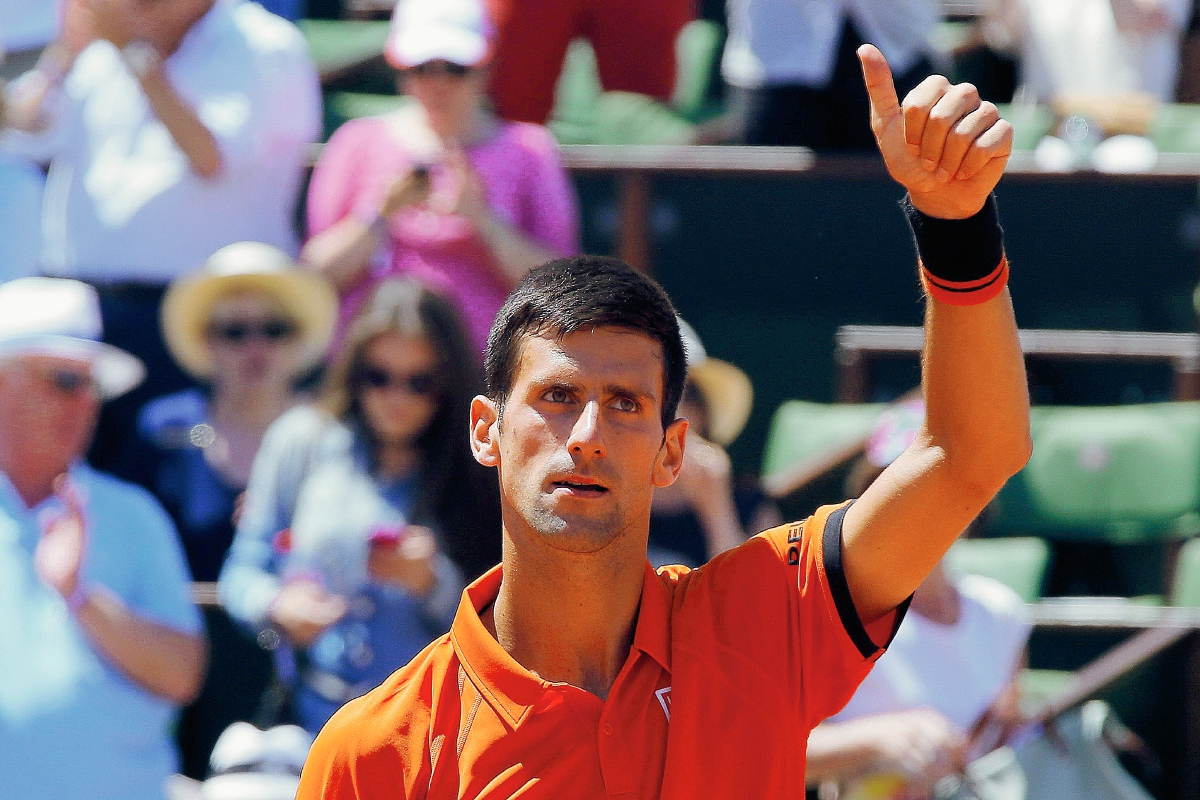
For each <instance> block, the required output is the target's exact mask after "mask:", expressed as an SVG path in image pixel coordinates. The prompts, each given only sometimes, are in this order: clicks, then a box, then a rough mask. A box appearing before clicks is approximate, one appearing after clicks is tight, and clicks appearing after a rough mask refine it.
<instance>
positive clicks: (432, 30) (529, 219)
mask: <svg viewBox="0 0 1200 800" xmlns="http://www.w3.org/2000/svg"><path fill="white" fill-rule="evenodd" d="M488 51H489V41H488V37H487V21H486V18H485V16H484V12H483V9H482V8H481V6H480V5H479V4H478V0H401V2H400V3H398V4H397V5H396V10H395V14H394V15H393V18H392V36H391V39H390V40H389V42H388V45H387V56H388V59H389V61H390V62H391V63H392V64H393V65H394V66H396V67H397V68H399V69H400V70H401V86H402V88H403V90H404V91H406V92H407V93H409V94H410V95H411V96H412V97H413V98H414V99H415V100H416V102H415V103H413V104H412V105H410V106H407V107H405V108H403V109H401V110H399V111H397V112H395V113H393V114H390V115H387V116H382V117H371V118H364V119H357V120H351V121H350V122H347V123H346V124H345V125H343V126H342V127H341V128H340V129H338V131H337V132H336V133H335V134H334V135H333V137H332V138H331V139H330V141H329V145H328V146H327V147H326V148H325V152H324V153H323V154H322V156H321V160H320V162H319V163H318V164H317V168H316V170H315V172H314V173H313V179H312V185H311V187H310V189H309V198H308V218H309V230H310V233H311V234H312V237H313V238H312V239H311V240H310V241H309V243H308V244H307V245H306V246H305V248H304V253H303V260H304V261H306V262H308V263H310V264H312V265H313V266H314V267H315V268H316V269H318V270H319V271H320V272H321V273H322V274H324V275H325V276H326V277H327V278H329V280H330V281H332V282H333V283H334V285H335V286H337V288H338V290H339V291H340V292H341V293H342V294H343V296H344V297H345V298H346V305H345V307H344V316H348V315H349V313H350V312H351V311H352V310H353V307H354V306H355V305H356V304H357V303H358V302H361V298H362V296H363V295H364V294H365V293H366V292H368V291H369V290H370V286H371V284H372V283H373V282H374V281H375V280H378V279H379V278H382V277H384V276H387V275H393V274H402V273H403V274H411V275H414V276H416V277H418V278H420V279H422V280H424V281H426V282H427V283H429V284H431V285H435V286H438V287H439V289H441V290H443V291H445V292H446V293H447V294H448V295H450V296H451V297H453V298H454V299H455V300H457V301H458V303H459V305H460V308H461V309H462V311H463V313H464V315H465V317H466V321H467V325H468V330H469V332H470V335H471V338H472V340H473V342H474V345H475V348H476V350H477V351H478V352H480V353H482V351H483V347H484V344H485V343H486V341H487V333H488V329H489V328H490V327H491V324H492V317H493V316H495V313H496V311H497V310H499V308H500V306H501V305H502V304H503V302H504V298H505V297H506V296H507V295H508V291H509V289H511V288H512V287H513V286H514V285H515V284H516V282H517V281H518V280H519V279H520V278H521V276H523V275H524V274H525V273H526V272H528V271H529V269H531V268H532V267H534V266H537V265H538V264H541V263H543V262H545V261H548V260H550V259H551V258H555V257H558V256H562V255H567V254H570V253H572V252H574V251H575V250H576V249H577V247H578V235H579V233H578V227H579V226H578V211H577V209H576V205H575V195H574V190H573V188H572V186H571V183H570V181H569V180H568V178H567V175H566V173H565V172H564V170H563V168H562V165H561V163H560V160H559V156H558V151H557V146H556V145H555V143H554V139H553V138H552V137H551V135H550V133H549V132H548V131H547V130H546V129H544V128H542V127H539V126H536V125H528V124H524V123H510V122H501V121H499V120H497V119H496V118H495V117H494V116H493V115H492V114H491V112H490V111H488V110H487V104H486V102H485V94H484V92H485V89H486V86H487V66H486V63H487V58H488ZM381 245H383V247H382V249H381ZM377 251H380V255H379V258H377V259H373V256H374V255H375V254H376V252H377Z"/></svg>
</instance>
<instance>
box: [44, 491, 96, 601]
mask: <svg viewBox="0 0 1200 800" xmlns="http://www.w3.org/2000/svg"><path fill="white" fill-rule="evenodd" d="M54 492H55V494H56V495H57V496H58V499H59V501H60V502H61V503H62V505H63V510H62V512H60V513H56V514H51V515H47V516H46V517H45V518H44V519H43V520H42V538H41V539H40V540H39V541H38V544H37V549H36V550H35V551H34V554H33V563H34V567H35V569H36V570H37V573H38V576H39V577H41V579H42V580H43V581H45V582H46V583H47V584H48V585H49V586H51V587H52V588H53V589H54V590H55V591H56V592H58V593H59V594H60V595H62V596H63V599H65V600H70V599H71V598H72V597H73V596H74V595H75V591H76V589H77V587H78V586H79V572H80V569H81V568H82V567H83V557H84V554H85V553H86V552H87V521H86V519H85V518H84V514H83V501H82V499H81V498H80V496H79V490H78V489H77V488H76V487H75V485H74V484H73V483H71V482H70V480H68V478H67V476H66V475H60V476H59V477H58V478H57V479H56V480H55V481H54Z"/></svg>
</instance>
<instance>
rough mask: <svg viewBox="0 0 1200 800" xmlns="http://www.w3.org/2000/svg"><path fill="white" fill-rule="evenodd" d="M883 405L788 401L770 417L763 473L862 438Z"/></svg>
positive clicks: (766, 474) (829, 451) (775, 470)
mask: <svg viewBox="0 0 1200 800" xmlns="http://www.w3.org/2000/svg"><path fill="white" fill-rule="evenodd" d="M885 408H887V405H886V404H885V403H834V404H830V403H809V402H805V401H803V400H789V401H787V402H786V403H784V404H783V405H781V406H779V408H778V409H777V410H776V411H775V416H774V417H773V418H772V419H771V427H770V432H769V433H768V434H767V444H766V447H765V448H764V450H763V465H762V474H763V477H764V478H766V477H770V476H772V475H776V474H778V473H781V472H784V471H786V470H788V469H789V468H792V467H795V466H797V465H798V464H801V463H804V462H806V461H809V460H810V459H815V458H817V457H820V456H821V455H824V454H827V453H832V452H834V451H837V450H840V449H842V448H844V447H846V446H847V445H850V444H852V443H854V442H855V441H861V440H863V439H864V438H866V436H867V435H868V434H870V432H871V430H872V429H873V428H874V427H875V421H876V420H877V419H878V418H879V414H880V413H881V412H882V411H883V409H885Z"/></svg>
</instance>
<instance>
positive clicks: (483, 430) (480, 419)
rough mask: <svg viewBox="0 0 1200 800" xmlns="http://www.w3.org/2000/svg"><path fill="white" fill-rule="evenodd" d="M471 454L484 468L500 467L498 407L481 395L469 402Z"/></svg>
mask: <svg viewBox="0 0 1200 800" xmlns="http://www.w3.org/2000/svg"><path fill="white" fill-rule="evenodd" d="M471 453H472V454H473V455H474V456H475V460H476V461H478V462H479V463H480V464H483V465H484V466H485V467H498V466H500V407H499V406H497V405H496V403H494V402H493V401H491V400H489V399H488V398H486V397H484V396H483V395H476V397H475V399H474V400H472V401H471Z"/></svg>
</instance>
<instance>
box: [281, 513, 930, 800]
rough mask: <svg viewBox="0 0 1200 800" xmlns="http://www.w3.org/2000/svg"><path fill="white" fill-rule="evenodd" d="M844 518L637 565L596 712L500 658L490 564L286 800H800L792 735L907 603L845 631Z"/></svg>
mask: <svg viewBox="0 0 1200 800" xmlns="http://www.w3.org/2000/svg"><path fill="white" fill-rule="evenodd" d="M847 508H848V505H842V506H836V507H824V508H822V509H820V510H818V511H817V513H816V514H815V515H813V516H812V517H810V518H809V519H808V520H806V521H805V522H802V523H796V524H792V525H784V526H781V527H779V528H775V529H774V530H770V531H767V532H765V533H762V534H759V535H758V536H755V537H754V538H752V539H750V540H749V541H748V542H746V543H745V544H743V545H741V546H740V547H737V548H735V549H733V550H730V551H729V552H726V553H724V554H722V555H720V556H718V557H717V558H715V559H713V560H712V561H711V562H710V563H708V564H707V565H705V566H703V567H701V568H699V569H695V570H688V569H687V568H685V567H665V568H663V569H661V570H659V571H657V572H655V571H654V570H653V569H651V568H650V566H649V564H647V566H646V575H645V580H644V583H643V586H642V599H641V604H640V606H639V609H638V616H637V623H636V627H635V629H634V637H633V646H632V647H631V648H630V651H629V657H628V659H627V660H626V661H625V664H624V666H623V667H622V669H621V672H620V674H619V675H618V676H617V680H616V682H615V683H614V684H613V686H612V689H611V690H610V692H609V696H608V700H607V701H601V700H600V699H599V698H598V697H596V696H595V695H593V694H591V693H589V692H586V691H584V690H583V689H579V688H577V687H575V686H571V685H570V684H566V683H550V682H547V681H543V680H541V679H540V678H538V677H537V676H535V675H533V674H532V673H531V672H529V671H528V670H526V669H525V668H524V667H522V666H521V665H520V664H518V663H517V662H516V661H514V660H513V659H512V658H511V657H510V656H509V655H508V654H507V653H506V652H505V651H504V650H503V649H502V648H501V647H500V645H499V644H498V643H497V642H496V640H495V638H494V637H493V636H492V635H491V634H489V633H488V632H487V629H486V628H484V626H483V623H482V622H481V621H480V619H479V614H480V613H481V612H482V611H483V610H485V609H486V608H487V607H488V606H489V605H490V604H491V603H493V602H494V601H495V599H496V595H497V593H498V592H499V589H500V577H501V573H500V568H496V569H494V570H492V571H491V572H489V573H488V574H486V575H484V576H483V577H482V578H480V579H479V580H478V581H476V582H475V583H474V584H473V585H471V586H470V587H469V588H468V589H467V590H466V591H465V592H463V599H462V603H461V605H460V606H459V609H458V614H457V616H456V617H455V620H454V625H453V627H452V628H451V630H450V633H449V634H447V635H446V636H443V637H442V638H440V639H438V640H437V641H435V642H434V643H433V644H431V645H430V646H429V647H428V648H426V649H425V650H424V651H423V652H422V653H421V654H420V655H418V656H417V657H416V658H415V659H413V661H412V662H411V663H410V664H409V665H408V666H406V667H404V668H403V669H401V670H399V671H397V672H396V673H395V674H393V675H392V676H391V677H390V678H389V679H388V680H387V681H386V682H385V683H384V684H383V685H382V686H380V687H379V688H377V689H375V690H374V691H373V692H371V693H370V694H368V695H366V696H364V697H361V698H359V699H358V700H355V701H353V702H351V703H349V704H348V705H347V706H345V707H344V708H343V709H342V710H341V711H339V712H338V713H337V714H336V715H335V716H334V717H333V719H332V720H330V721H329V723H328V724H327V725H326V726H325V729H324V730H323V731H321V734H320V736H318V737H317V741H316V743H315V744H314V745H313V749H312V752H311V753H310V754H309V757H308V762H307V763H306V765H305V768H304V776H303V778H302V780H301V783H300V792H299V795H298V800H319V798H335V799H336V800H350V799H351V798H356V799H357V798H363V799H364V800H365V799H366V798H370V800H376V799H378V800H385V799H386V800H394V799H395V798H487V800H499V799H500V798H518V797H519V798H521V799H522V800H537V799H538V798H572V799H576V798H589V799H590V798H597V799H598V798H609V797H627V798H645V799H646V800H650V799H651V798H701V797H702V798H791V797H803V796H804V760H805V752H806V749H807V742H808V734H809V731H811V730H812V728H813V727H814V726H815V725H816V724H817V723H818V722H820V721H821V720H823V719H825V718H826V717H828V716H829V715H831V714H833V713H835V712H837V711H838V710H840V709H841V708H842V706H843V705H845V704H846V702H847V701H848V700H849V699H850V696H851V695H852V694H853V693H854V690H855V689H856V688H857V687H858V684H859V682H860V681H861V680H862V679H863V678H864V677H865V676H866V674H867V672H868V671H869V670H870V668H871V665H872V663H873V662H874V660H875V659H876V658H877V657H878V656H879V654H880V653H881V652H882V649H881V648H880V646H879V645H877V644H876V641H885V642H886V641H890V637H891V635H892V634H894V633H895V630H896V627H897V626H898V625H899V623H900V619H901V618H902V616H903V613H904V608H905V607H906V606H907V604H905V606H902V607H901V608H900V609H898V610H897V611H895V612H893V613H891V614H888V615H885V616H884V618H883V619H881V620H879V621H877V622H876V623H874V624H872V625H870V626H866V627H864V626H863V624H862V622H861V621H860V620H859V618H858V615H857V613H856V612H855V610H854V604H853V601H852V600H851V598H850V591H849V588H848V587H847V585H846V579H845V576H844V574H843V571H842V566H841V565H842V558H841V526H842V518H843V516H844V515H845V512H846V509H847Z"/></svg>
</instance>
